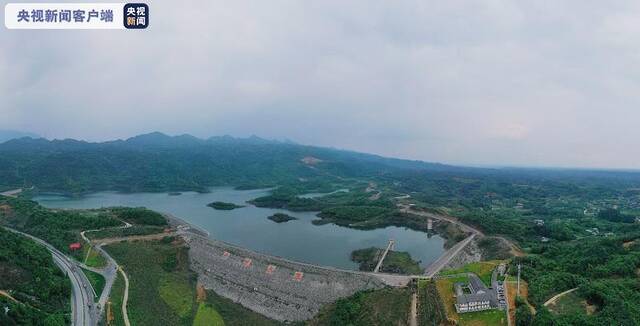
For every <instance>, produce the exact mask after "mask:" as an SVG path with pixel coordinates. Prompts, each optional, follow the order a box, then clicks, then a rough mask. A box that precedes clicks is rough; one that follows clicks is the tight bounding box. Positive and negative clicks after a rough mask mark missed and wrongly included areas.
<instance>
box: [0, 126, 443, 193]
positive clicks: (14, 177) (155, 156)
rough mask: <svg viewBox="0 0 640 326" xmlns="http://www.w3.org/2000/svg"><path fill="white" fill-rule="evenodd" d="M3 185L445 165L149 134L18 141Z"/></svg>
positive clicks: (65, 185) (105, 186) (242, 182)
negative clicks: (92, 140)
mask: <svg viewBox="0 0 640 326" xmlns="http://www.w3.org/2000/svg"><path fill="white" fill-rule="evenodd" d="M0 153H1V155H0V180H3V183H4V185H5V186H19V185H23V184H29V185H30V184H33V185H36V186H37V187H39V188H40V189H43V190H50V191H70V192H84V191H90V190H124V191H142V190H154V191H158V190H170V189H172V190H175V189H182V190H184V189H192V190H193V189H196V190H202V189H203V188H204V187H206V186H214V185H234V186H246V187H260V186H262V187H264V186H274V185H276V184H282V183H290V182H295V181H298V180H301V179H304V180H312V179H314V178H318V177H328V176H331V177H335V178H340V177H356V176H360V177H361V176H369V175H380V174H384V173H388V172H391V171H396V170H398V169H434V170H437V169H443V168H446V169H452V168H453V167H446V166H444V165H440V164H431V163H424V162H418V161H406V160H399V159H391V158H383V157H380V156H376V155H370V154H362V153H356V152H349V151H341V150H335V149H329V148H320V147H313V146H305V145H298V144H294V143H290V142H278V141H270V140H265V139H262V138H259V137H255V136H254V137H249V138H233V137H229V136H222V137H211V138H209V139H199V138H196V137H193V136H191V135H180V136H173V137H172V136H167V135H165V134H162V133H158V132H155V133H150V134H146V135H140V136H136V137H132V138H129V139H127V140H115V141H108V142H103V143H89V142H85V141H78V140H73V139H65V140H51V141H50V140H46V139H31V138H22V139H13V140H10V141H8V142H6V143H3V144H0Z"/></svg>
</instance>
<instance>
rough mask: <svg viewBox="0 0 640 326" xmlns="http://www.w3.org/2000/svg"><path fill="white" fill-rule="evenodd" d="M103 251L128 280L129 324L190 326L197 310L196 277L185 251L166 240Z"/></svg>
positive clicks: (108, 247)
mask: <svg viewBox="0 0 640 326" xmlns="http://www.w3.org/2000/svg"><path fill="white" fill-rule="evenodd" d="M105 249H106V250H107V251H108V252H109V254H111V255H112V256H113V258H114V259H115V260H116V261H117V262H118V263H119V264H120V265H121V266H122V268H123V269H124V271H125V272H126V273H127V276H128V277H129V302H128V315H129V319H130V320H131V324H135V325H191V324H192V322H193V320H192V319H193V316H194V315H195V313H196V308H197V306H196V305H195V275H194V273H193V272H191V271H190V270H189V263H188V256H187V248H185V247H184V246H183V245H181V244H178V243H175V242H169V241H144V242H121V243H115V244H111V245H109V246H106V247H105ZM115 295H116V294H115V293H114V295H112V298H114V296H115ZM114 302H115V300H114Z"/></svg>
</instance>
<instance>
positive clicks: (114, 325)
mask: <svg viewBox="0 0 640 326" xmlns="http://www.w3.org/2000/svg"><path fill="white" fill-rule="evenodd" d="M124 286H125V284H124V279H123V278H122V275H120V273H118V276H117V277H116V280H115V281H114V282H113V286H112V287H111V293H110V295H109V301H107V306H106V307H105V314H104V322H105V324H106V325H108V326H125V323H124V316H123V315H122V300H123V299H124V297H123V296H124Z"/></svg>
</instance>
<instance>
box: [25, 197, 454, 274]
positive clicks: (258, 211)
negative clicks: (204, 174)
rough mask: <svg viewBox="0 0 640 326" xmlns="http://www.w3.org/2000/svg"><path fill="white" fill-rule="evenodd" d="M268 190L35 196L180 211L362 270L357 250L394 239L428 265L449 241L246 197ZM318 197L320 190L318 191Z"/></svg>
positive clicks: (236, 237)
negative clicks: (279, 219)
mask: <svg viewBox="0 0 640 326" xmlns="http://www.w3.org/2000/svg"><path fill="white" fill-rule="evenodd" d="M268 193H269V191H268V190H247V191H245V190H234V189H232V188H212V189H211V192H210V193H206V194H201V193H195V192H185V193H182V195H180V196H170V195H169V194H167V193H133V194H121V193H115V192H100V193H95V194H91V195H86V196H83V197H80V198H70V197H63V196H57V195H41V196H38V197H36V198H34V200H36V201H38V202H39V203H40V204H41V205H43V206H45V207H49V208H81V209H82V208H101V207H110V206H131V207H147V208H149V209H152V210H156V211H159V212H165V213H169V214H172V215H175V216H177V217H179V218H181V219H183V220H185V221H187V222H189V223H191V224H194V225H196V226H199V227H201V228H203V229H205V230H207V231H209V233H210V237H211V238H214V239H218V240H222V241H225V242H229V243H232V244H235V245H238V246H241V247H245V248H248V249H251V250H254V251H257V252H261V253H265V254H269V255H274V256H280V257H284V258H288V259H291V260H296V261H302V262H307V263H311V264H316V265H322V266H333V267H338V268H345V269H354V270H356V269H358V265H357V264H356V263H354V262H352V261H351V260H350V255H351V252H352V251H353V250H357V249H362V248H368V247H372V246H373V247H379V248H386V246H387V242H388V240H389V239H394V240H395V242H396V245H395V250H397V251H407V252H409V253H410V254H411V257H413V258H414V259H415V260H419V261H420V262H421V264H420V265H421V266H422V267H425V266H426V265H428V264H429V263H431V262H432V261H434V260H436V259H437V258H438V257H439V256H440V255H441V254H442V253H443V251H444V248H443V245H444V240H443V239H442V238H441V237H439V236H438V235H433V236H432V237H431V238H428V237H427V234H426V233H423V232H417V231H413V230H409V229H406V228H401V227H387V228H384V229H376V230H366V231H363V230H355V229H350V228H346V227H341V226H337V225H334V224H325V225H313V224H312V223H311V221H312V220H314V219H317V217H316V216H315V215H316V213H313V212H289V211H286V210H282V209H270V208H260V207H255V206H253V205H249V204H247V203H246V201H248V200H251V199H254V198H256V197H260V196H264V195H267V194H268ZM314 196H316V194H314ZM214 201H222V202H230V203H235V204H238V205H247V206H245V207H243V208H238V209H235V210H231V211H223V210H215V209H213V208H210V207H207V206H206V205H207V204H208V203H211V202H214ZM277 212H282V213H287V214H289V215H291V216H294V217H296V218H298V220H292V221H289V222H286V223H275V222H273V221H271V220H269V219H267V217H268V216H270V215H273V214H274V213H277Z"/></svg>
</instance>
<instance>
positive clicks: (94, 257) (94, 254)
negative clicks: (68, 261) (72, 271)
mask: <svg viewBox="0 0 640 326" xmlns="http://www.w3.org/2000/svg"><path fill="white" fill-rule="evenodd" d="M82 249H83V251H84V252H85V253H84V254H83V255H84V257H85V259H86V260H85V262H84V264H85V265H87V266H89V267H94V268H102V267H104V266H107V259H106V258H104V257H103V256H102V255H101V254H100V252H99V251H97V250H95V249H94V248H93V247H92V246H84V247H83V248H82Z"/></svg>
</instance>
